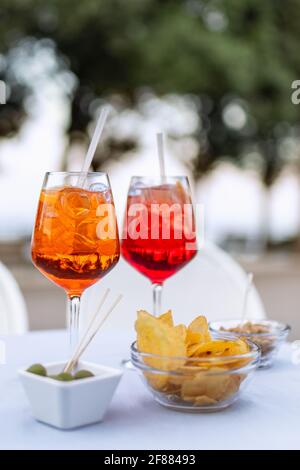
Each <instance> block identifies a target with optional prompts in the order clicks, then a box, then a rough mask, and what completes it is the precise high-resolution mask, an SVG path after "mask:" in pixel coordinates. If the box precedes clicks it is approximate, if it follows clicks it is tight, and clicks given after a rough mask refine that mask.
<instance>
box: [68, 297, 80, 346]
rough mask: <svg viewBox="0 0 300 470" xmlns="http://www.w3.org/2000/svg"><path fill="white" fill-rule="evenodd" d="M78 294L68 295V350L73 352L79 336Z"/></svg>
mask: <svg viewBox="0 0 300 470" xmlns="http://www.w3.org/2000/svg"><path fill="white" fill-rule="evenodd" d="M79 311H80V296H78V295H72V296H69V334H70V352H71V354H72V353H73V351H74V349H75V347H76V345H77V344H78V338H79Z"/></svg>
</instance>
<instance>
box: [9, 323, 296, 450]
mask: <svg viewBox="0 0 300 470" xmlns="http://www.w3.org/2000/svg"><path fill="white" fill-rule="evenodd" d="M131 339H132V338H130V334H129V333H127V332H126V331H123V332H122V331H119V332H117V333H114V332H111V331H110V332H109V331H106V332H105V334H102V335H100V336H99V338H98V339H97V341H96V343H95V344H93V345H92V346H91V349H90V351H89V352H88V353H87V355H86V359H91V360H96V361H101V362H102V363H105V364H110V365H119V363H120V360H121V358H122V357H124V356H126V355H128V347H129V344H130V340H131ZM2 340H5V342H6V354H7V365H4V366H3V365H0V449H299V448H300V366H296V365H293V364H292V362H291V348H290V346H288V345H287V346H285V347H284V349H283V350H282V351H281V354H280V356H279V358H278V360H277V363H276V366H274V367H273V368H272V369H269V370H265V371H258V372H257V373H256V374H255V377H254V379H253V381H252V383H251V384H250V385H249V388H248V389H247V390H246V391H245V394H244V397H243V398H242V399H241V400H240V401H239V402H237V403H236V404H235V405H233V406H232V407H231V408H228V409H227V410H225V411H221V412H218V413H212V414H185V413H179V412H175V411H171V410H168V409H165V408H163V407H161V406H160V405H158V404H156V403H155V402H154V401H153V399H152V397H151V395H150V394H149V392H148V391H147V390H146V389H145V388H144V384H143V383H142V382H141V380H140V378H139V377H138V375H137V374H136V372H134V371H128V370H127V371H126V372H125V373H124V376H123V378H122V381H121V383H120V385H119V388H118V390H117V392H116V394H115V396H114V398H113V401H112V403H111V406H110V409H109V411H108V413H107V415H106V419H105V421H103V422H102V423H99V424H95V425H92V426H87V427H85V428H81V429H77V430H73V431H59V430H57V429H54V428H51V427H49V426H47V425H44V424H41V423H38V422H36V421H35V420H34V419H33V418H32V416H31V412H30V409H29V406H28V402H27V399H26V396H25V394H24V392H23V389H22V387H21V384H20V383H19V380H18V378H17V373H16V371H17V369H18V368H19V367H20V366H23V365H25V366H27V365H30V364H32V363H33V362H42V363H46V362H47V361H48V362H51V361H56V360H61V359H64V358H65V357H66V351H67V344H66V343H67V341H66V334H65V332H62V331H59V332H57V331H56V332H37V333H30V334H27V335H25V336H22V337H10V338H2ZM83 406H84V404H83Z"/></svg>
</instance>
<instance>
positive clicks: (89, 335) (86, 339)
mask: <svg viewBox="0 0 300 470" xmlns="http://www.w3.org/2000/svg"><path fill="white" fill-rule="evenodd" d="M109 291H110V290H109V289H107V290H106V292H105V294H104V296H103V297H102V299H101V302H100V304H99V306H98V308H97V310H96V312H95V314H94V315H93V317H92V319H91V321H90V322H89V324H88V326H87V329H86V331H85V333H84V335H83V337H82V340H81V341H80V343H79V345H78V346H77V348H76V350H75V352H74V353H73V355H72V357H71V358H70V360H69V361H68V363H67V364H66V366H65V367H64V370H63V371H64V372H68V373H70V372H71V371H72V369H73V368H74V367H75V366H76V364H77V362H78V361H79V359H80V357H81V356H82V354H83V353H84V351H85V350H86V348H87V347H88V345H89V344H90V342H91V341H92V339H93V338H94V337H95V336H96V334H97V333H98V331H99V330H100V328H101V327H102V325H103V323H104V322H105V321H106V320H107V318H108V317H109V315H110V314H111V313H112V311H113V310H114V309H115V308H116V306H117V305H118V303H119V302H120V301H121V299H122V297H123V295H122V294H120V295H119V296H118V297H117V299H116V300H115V301H114V303H113V304H112V306H111V307H110V308H109V310H108V311H107V312H106V314H105V315H104V316H103V317H102V318H101V319H100V321H98V322H97V321H96V322H95V320H98V317H100V313H101V309H102V307H103V304H104V302H105V300H106V298H107V296H108V294H109ZM95 323H96V325H95ZM91 330H93V331H91Z"/></svg>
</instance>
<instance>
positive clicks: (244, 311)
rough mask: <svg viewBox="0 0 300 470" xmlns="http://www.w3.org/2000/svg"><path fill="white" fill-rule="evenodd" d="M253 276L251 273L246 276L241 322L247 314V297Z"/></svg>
mask: <svg viewBox="0 0 300 470" xmlns="http://www.w3.org/2000/svg"><path fill="white" fill-rule="evenodd" d="M253 277H254V276H253V273H249V274H248V276H247V284H246V289H245V293H244V299H243V307H242V316H241V324H243V323H244V322H245V318H246V315H247V305H248V298H249V294H250V291H251V289H252V284H253Z"/></svg>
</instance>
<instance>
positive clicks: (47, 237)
mask: <svg viewBox="0 0 300 470" xmlns="http://www.w3.org/2000/svg"><path fill="white" fill-rule="evenodd" d="M79 182H80V186H81V187H78V183H79ZM119 256H120V246H119V237H118V228H117V221H116V216H115V209H114V202H113V197H112V192H111V189H110V184H109V180H108V177H107V175H106V174H104V173H86V174H84V178H83V177H82V174H81V173H76V172H71V173H70V172H69V173H47V174H46V177H45V180H44V185H43V188H42V191H41V195H40V200H39V205H38V210H37V216H36V222H35V227H34V232H33V237H32V260H33V262H34V264H35V266H36V267H37V268H38V269H39V270H40V271H41V272H42V273H43V274H44V275H45V276H46V277H48V278H49V279H51V280H52V281H53V282H55V283H56V284H57V285H59V286H60V287H62V288H63V289H64V290H65V291H66V293H67V295H68V298H69V299H70V329H71V343H72V347H74V345H75V342H76V341H77V336H78V322H79V308H80V297H81V294H82V293H83V291H84V290H85V289H87V288H88V287H90V286H91V285H93V284H94V283H95V282H97V281H98V280H99V279H101V278H102V277H103V276H105V275H106V274H107V273H108V272H109V271H110V270H111V269H112V268H113V267H114V266H115V265H116V263H117V262H118V260H119Z"/></svg>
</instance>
